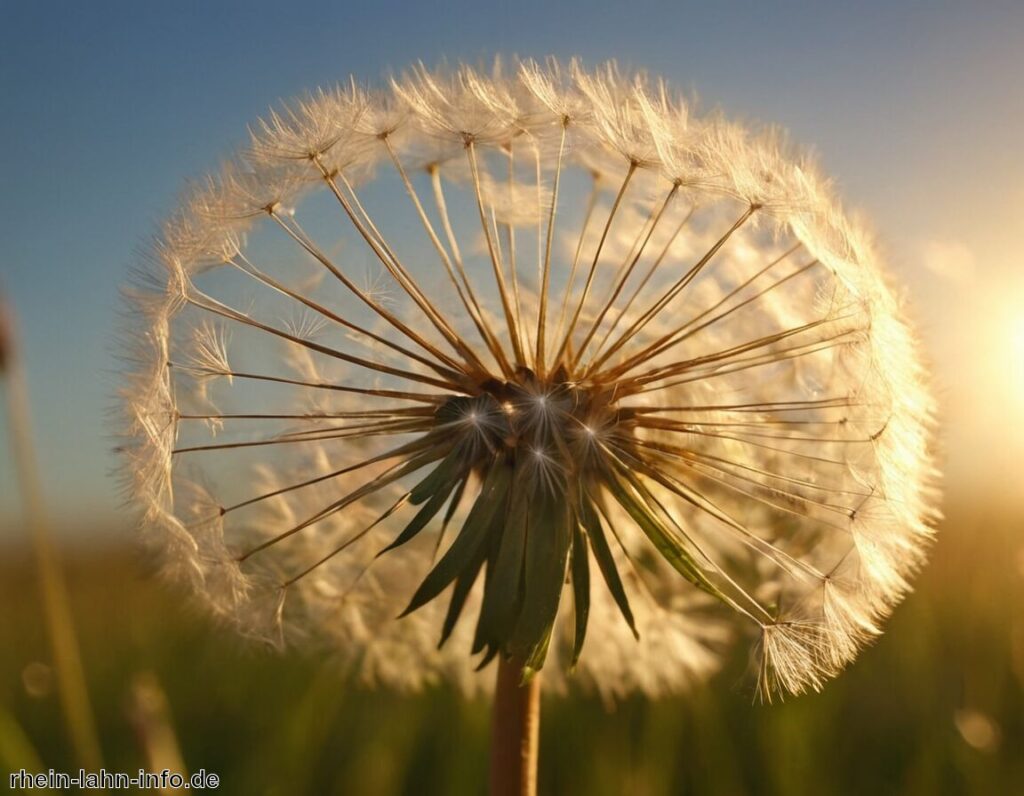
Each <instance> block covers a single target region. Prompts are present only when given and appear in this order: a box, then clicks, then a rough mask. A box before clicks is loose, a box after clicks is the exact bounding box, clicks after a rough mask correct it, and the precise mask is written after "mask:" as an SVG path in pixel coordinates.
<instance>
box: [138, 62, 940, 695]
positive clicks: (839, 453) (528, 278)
mask: <svg viewBox="0 0 1024 796" xmlns="http://www.w3.org/2000/svg"><path fill="white" fill-rule="evenodd" d="M142 260H143V264H142V266H141V268H140V274H139V276H138V278H137V279H136V284H134V285H133V286H132V287H130V288H128V289H126V291H125V299H126V311H125V316H126V328H125V332H124V335H123V339H124V361H125V377H124V381H123V387H122V391H121V395H122V400H121V410H122V411H121V414H122V418H123V421H122V425H121V432H122V444H121V445H120V446H119V450H120V451H121V453H122V456H123V472H124V479H125V485H126V489H127V491H128V492H129V494H130V495H131V496H132V497H133V499H134V500H135V501H136V502H137V503H138V505H139V506H140V509H141V511H140V514H141V522H142V526H143V528H144V533H145V536H146V537H147V538H148V539H149V540H150V541H151V542H152V543H153V545H154V546H155V547H156V548H157V549H158V551H159V555H160V556H161V559H162V560H163V561H164V562H165V563H166V565H167V568H168V570H169V571H171V572H172V574H174V575H175V576H177V577H178V578H179V579H181V580H184V581H185V582H187V583H188V584H190V586H191V588H192V589H193V590H194V591H195V592H196V593H197V594H198V595H200V596H201V598H202V599H203V600H204V601H205V603H206V604H208V605H209V607H210V608H211V610H212V612H213V613H214V614H215V615H216V616H218V617H221V618H223V619H224V620H226V621H230V622H232V623H234V624H235V625H236V626H237V627H238V629H239V630H240V631H241V632H242V633H244V634H246V635H249V636H253V637H257V638H262V639H264V640H265V641H267V642H268V643H271V644H274V645H290V644H318V645H321V646H322V647H324V648H327V649H330V650H333V651H334V653H335V654H336V655H337V656H338V657H339V658H340V659H341V661H342V662H343V663H344V664H345V665H346V666H348V667H350V668H351V669H353V670H354V671H355V672H356V674H357V676H358V677H360V678H361V679H362V680H364V681H365V682H367V683H370V684H378V685H386V686H389V687H395V688H400V689H415V688H420V687H423V686H426V685H430V684H433V683H437V682H440V681H451V682H454V683H457V684H458V685H459V686H460V687H462V688H464V689H465V690H466V691H467V692H474V691H478V690H482V689H486V688H487V687H488V686H487V684H486V681H487V679H488V678H483V676H482V675H481V674H480V673H479V670H480V669H481V668H484V667H486V664H487V663H488V662H489V661H491V660H493V658H495V657H497V656H505V657H508V656H514V657H516V658H517V659H521V660H523V661H525V664H526V667H527V668H529V669H531V670H532V671H537V670H539V669H541V668H542V667H543V669H544V672H545V681H546V682H547V683H549V685H550V687H551V688H553V689H555V690H565V689H566V688H569V687H571V686H572V685H573V684H580V685H582V686H584V687H588V688H592V689H594V690H596V691H597V692H598V693H599V694H601V695H602V697H603V698H605V699H617V698H620V697H622V696H624V695H626V694H628V693H631V692H633V691H641V692H644V693H648V694H651V695H661V694H667V693H673V692H678V691H681V690H684V689H686V688H689V687H691V686H692V685H693V684H694V683H695V682H699V681H700V680H701V679H703V678H705V677H707V676H708V675H710V674H711V673H713V672H714V670H715V669H716V667H717V666H718V663H719V661H720V660H721V658H722V656H723V655H724V654H726V650H727V649H728V647H729V645H730V643H733V642H741V641H742V640H744V639H746V640H750V641H752V642H753V644H752V646H753V649H754V658H755V666H754V670H755V675H754V677H753V680H754V685H755V688H756V690H757V692H758V693H759V694H760V695H761V696H762V698H764V699H770V698H772V697H773V696H774V695H777V694H787V693H788V694H799V693H803V692H806V691H809V690H818V689H820V688H821V687H822V686H823V684H824V683H825V681H826V680H827V679H828V678H830V677H831V676H833V675H835V674H836V673H837V672H838V671H839V670H841V669H842V668H843V667H844V666H846V665H847V664H849V662H850V661H852V660H853V659H854V658H855V656H856V654H857V651H858V650H859V649H860V648H861V647H862V646H863V645H864V644H865V643H868V642H870V640H871V639H873V638H874V637H876V636H877V635H878V634H879V633H880V632H881V630H882V626H883V622H884V619H885V617H886V616H887V615H888V614H889V613H890V612H891V610H892V609H893V607H894V606H895V605H896V604H897V603H898V602H899V600H900V599H901V598H902V597H903V596H904V595H905V594H906V593H907V591H908V590H909V589H910V587H911V583H912V579H913V575H914V573H915V572H916V571H917V569H919V568H920V567H921V566H922V564H923V562H924V557H925V553H926V551H927V548H928V545H929V542H930V539H931V535H932V528H933V526H934V524H935V522H936V520H937V519H938V511H937V509H936V505H937V491H936V486H935V484H936V480H937V475H936V467H935V464H934V456H933V415H934V406H933V402H932V399H931V396H930V393H929V391H928V387H927V373H926V369H925V368H924V366H923V364H922V362H921V360H920V356H919V354H918V351H917V344H916V342H915V337H914V333H913V330H912V328H911V326H910V324H909V322H908V320H907V318H906V309H905V306H904V304H905V302H904V301H903V299H902V298H901V297H900V296H899V294H898V293H897V292H895V290H894V289H893V288H892V287H891V286H890V282H889V278H888V277H887V275H886V274H885V272H884V270H883V266H882V265H881V262H880V258H879V256H878V254H877V252H876V247H875V244H874V243H873V241H872V237H871V234H870V232H869V231H868V227H867V226H866V224H865V223H864V222H863V221H862V220H860V219H859V218H857V217H856V216H854V215H851V214H849V213H847V212H846V211H844V210H843V208H842V207H841V205H840V204H839V202H838V200H837V199H836V198H835V197H834V195H833V193H832V188H831V186H830V184H829V182H828V180H827V179H826V178H824V177H823V176H822V175H821V174H820V173H819V171H818V168H817V166H816V165H815V164H814V163H813V162H812V161H810V160H809V159H808V158H807V157H805V156H804V155H803V154H802V153H800V152H799V151H798V150H796V148H795V147H794V146H793V145H792V144H791V143H790V142H789V141H788V140H787V139H786V137H785V136H784V135H783V134H781V133H780V132H778V131H777V130H774V129H770V128H768V129H752V128H750V127H746V126H743V125H739V124H737V123H735V122H732V121H730V120H728V119H726V118H725V117H724V116H723V115H721V114H719V113H717V112H712V113H708V114H701V113H698V112H697V110H696V106H695V104H694V103H693V102H692V101H690V100H687V99H685V98H683V97H682V96H681V95H678V94H677V93H676V92H674V91H673V90H672V89H671V87H669V86H668V85H666V84H665V83H663V82H661V81H659V80H657V79H655V78H652V77H649V76H646V75H642V74H629V73H627V72H625V71H623V70H620V69H618V68H617V67H616V66H615V65H614V64H606V65H604V66H602V67H599V68H597V69H587V68H586V67H584V66H583V65H582V64H580V63H579V62H576V61H573V62H570V63H569V64H566V65H561V64H559V63H558V62H556V61H553V60H549V61H544V62H536V61H523V62H516V63H511V64H505V63H502V62H501V61H496V62H495V63H494V64H493V65H490V66H483V67H469V66H454V67H443V68H440V69H436V70H432V69H428V68H426V67H424V66H423V65H418V66H416V67H414V68H412V69H411V70H410V71H409V72H408V73H407V74H405V75H403V76H401V77H398V78H394V79H393V80H391V81H390V83H389V84H388V85H387V86H386V87H384V88H377V87H372V86H363V85H361V84H359V83H357V82H356V81H354V80H352V81H349V82H348V83H345V84H342V85H339V86H337V87H335V88H331V89H324V90H319V91H315V92H313V93H311V94H308V95H306V96H304V97H302V98H300V99H299V100H297V101H295V102H292V103H289V104H287V105H284V106H280V107H277V108H275V109H273V110H272V111H271V112H270V113H269V114H268V115H267V116H266V117H265V118H264V119H262V120H260V121H258V122H256V123H255V124H253V125H252V126H251V128H250V134H249V140H248V142H247V144H246V145H245V146H244V147H243V148H242V150H241V151H240V153H239V154H238V155H237V156H236V157H235V158H233V159H232V160H230V161H229V162H228V163H227V164H226V165H225V166H223V167H222V168H221V169H220V170H219V171H218V172H216V173H215V174H213V175H212V176H210V177H208V178H205V179H203V180H200V181H199V182H197V183H195V184H194V185H193V186H192V187H191V188H190V189H189V190H188V191H187V192H186V195H185V197H184V198H183V200H182V203H181V206H180V208H179V209H178V210H177V211H175V212H174V213H173V214H172V215H171V217H170V220H169V221H168V222H167V223H166V224H165V225H163V226H162V227H161V229H160V230H159V231H158V233H157V235H156V237H155V240H154V241H153V243H152V245H151V246H150V247H149V249H148V250H147V252H146V253H145V254H144V256H143V257H142ZM311 269H312V271H313V273H314V275H315V276H314V277H312V278H311V276H310V273H311ZM369 273H372V274H373V275H374V276H373V279H372V280H371V279H370V278H368V277H367V274H369Z"/></svg>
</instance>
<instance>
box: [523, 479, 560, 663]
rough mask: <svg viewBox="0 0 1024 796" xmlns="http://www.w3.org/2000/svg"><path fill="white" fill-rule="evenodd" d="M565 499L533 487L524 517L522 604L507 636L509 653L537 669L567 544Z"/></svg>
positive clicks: (554, 608)
mask: <svg viewBox="0 0 1024 796" xmlns="http://www.w3.org/2000/svg"><path fill="white" fill-rule="evenodd" d="M569 523H570V512H569V507H568V505H567V501H565V499H564V498H560V497H559V496H557V495H553V494H550V493H548V492H547V491H546V490H544V489H537V490H536V492H535V493H534V499H533V501H532V505H531V506H530V511H529V512H528V516H527V531H526V558H525V572H524V577H523V606H522V610H521V611H520V613H519V618H518V620H517V621H516V627H515V630H514V631H513V633H512V637H511V638H510V639H509V645H508V646H509V652H511V653H512V654H514V655H521V656H523V657H524V658H526V659H527V666H529V667H530V668H532V669H540V668H541V666H543V664H544V657H545V656H546V654H547V646H548V640H549V638H550V635H551V628H552V626H553V625H554V623H555V617H556V616H557V614H558V603H559V601H560V600H561V596H562V586H563V584H564V583H565V569H566V563H567V561H568V558H569V547H570V544H571V543H570V539H571V536H570V532H569Z"/></svg>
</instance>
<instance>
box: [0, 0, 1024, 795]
mask: <svg viewBox="0 0 1024 796" xmlns="http://www.w3.org/2000/svg"><path fill="white" fill-rule="evenodd" d="M688 5H689V6H692V7H687V6H688ZM1022 41H1024V6H1022V5H1021V4H1020V3H1014V2H1006V3H996V2H992V3H959V4H957V3H944V2H927V3H915V2H907V3H901V4H886V3H871V2H865V3H860V4H856V5H849V6H840V5H838V4H836V5H835V7H833V8H828V9H823V8H820V7H817V6H815V5H814V4H799V3H779V4H767V3H763V4H743V3H730V2H723V3H717V4H713V5H712V4H695V3H694V4H689V3H680V2H671V3H670V2H663V3H662V2H630V3H624V4H620V3H611V2H588V3H583V2H560V3H557V4H556V3H550V2H533V0H519V1H518V2H515V3H512V2H504V0H503V1H502V2H494V3H475V4H474V3H464V2H456V3H451V4H449V5H447V6H445V7H443V8H435V7H432V6H431V5H430V4H419V5H414V4H411V3H392V2H377V3H373V4H369V3H365V4H348V3H337V2H334V3H305V4H302V5H301V7H299V6H298V5H297V4H296V5H292V4H282V3H265V2H257V0H249V1H248V2H244V3H233V2H219V3H216V4H213V3H203V2H178V3H174V4H162V5H157V4H149V3H134V2H124V3H117V2H95V3H88V4H85V3H65V4H61V3H49V2H36V3H31V4H27V3H26V4H16V3H13V2H0V111H2V123H0V290H2V291H3V293H4V294H6V296H7V299H8V301H9V303H10V304H11V305H12V306H13V308H14V310H15V312H16V314H17V316H18V319H19V322H20V340H21V344H22V356H23V360H24V362H25V367H26V371H27V381H28V389H29V394H30V396H31V409H32V413H33V415H34V425H33V427H32V429H31V432H32V434H33V437H34V440H35V446H36V449H37V455H38V458H39V464H40V471H41V473H42V477H43V492H44V502H45V506H46V511H47V513H48V515H49V518H50V520H51V521H52V522H51V524H52V526H53V529H54V533H55V535H56V538H57V542H58V545H59V553H60V556H61V561H62V565H63V567H64V569H65V574H66V577H67V588H68V591H69V594H70V598H71V605H72V612H73V620H74V623H75V626H76V629H77V632H78V637H79V640H80V643H81V650H82V664H83V669H84V672H85V677H86V684H87V687H88V691H89V696H90V698H91V701H92V703H93V707H94V711H95V714H96V719H97V722H98V725H99V736H100V743H101V745H102V750H103V755H104V762H105V764H106V766H107V768H108V769H110V770H124V771H135V770H137V769H138V768H139V767H140V766H148V765H149V762H150V761H152V760H153V759H154V758H153V755H157V756H158V757H159V758H160V759H162V760H172V761H173V760H175V759H178V760H179V761H180V762H181V763H182V765H183V766H184V767H186V768H187V769H188V770H190V771H196V770H198V769H200V768H203V769H206V770H207V771H213V772H216V773H218V774H219V775H220V777H221V781H222V786H221V788H220V792H223V793H230V794H235V793H238V794H251V793H268V794H304V793H318V794H319V793H324V794H327V793H360V794H362V793H367V794H390V793H426V792H436V793H477V792H480V791H481V790H482V785H483V783H484V781H485V774H486V748H487V730H488V706H487V704H486V703H485V702H483V701H464V700H460V699H458V698H456V697H455V696H454V695H453V694H452V693H450V692H449V691H447V690H444V689H437V690H432V691H429V692H427V693H424V694H421V695H418V696H414V697H400V696H396V695H389V694H381V693H372V692H367V691H364V690H361V689H359V688H358V687H356V686H355V685H353V684H350V683H347V682H345V681H344V680H343V679H340V678H339V677H338V674H337V672H336V671H334V670H332V669H331V668H329V667H325V666H324V665H323V663H322V662H320V661H318V660H316V659H313V658H308V657H303V656H301V655H290V656H288V657H277V656H271V655H265V654H263V653H261V652H258V651H254V650H252V649H250V648H246V647H244V646H243V645H242V644H241V643H239V642H237V641H235V640H234V639H232V638H228V637H225V636H224V634H223V633H222V632H221V631H219V630H217V629H216V628H214V627H212V626H211V625H209V624H208V623H207V622H205V621H204V620H203V619H202V618H201V617H199V616H197V615H195V614H194V613H192V612H191V611H190V610H188V609H183V607H182V606H183V600H182V596H181V595H180V594H177V593H175V592H173V591H171V590H169V589H168V588H167V587H165V586H163V585H162V584H160V583H159V582H157V581H155V580H154V579H153V578H152V577H151V571H150V567H149V566H148V565H147V564H146V562H144V561H143V560H142V558H141V556H140V555H139V554H138V552H137V550H136V547H135V544H134V540H133V535H132V528H131V525H132V519H131V514H130V512H129V511H128V510H126V509H125V508H124V507H123V506H122V505H121V502H120V496H119V494H118V491H117V488H116V483H115V480H114V479H113V478H112V477H111V475H110V471H111V469H112V468H113V467H114V466H115V463H116V462H115V459H114V456H113V454H112V453H111V448H112V446H113V442H112V439H111V428H110V427H109V425H108V423H107V411H108V408H109V407H110V406H111V405H112V403H113V399H112V396H113V394H114V392H115V390H116V388H117V376H116V368H117V363H116V361H115V360H114V358H113V356H112V354H111V351H112V348H113V345H112V339H113V336H114V330H115V326H116V318H117V311H118V298H117V289H118V286H119V285H120V284H121V283H123V282H124V280H125V277H126V275H127V271H128V268H129V267H130V265H131V264H132V261H133V257H134V255H135V252H136V250H137V249H138V247H139V246H140V245H141V244H142V243H143V242H144V241H145V239H146V238H147V236H148V235H149V234H150V233H151V232H152V231H153V229H154V227H155V224H156V223H157V222H158V221H159V220H160V219H161V218H162V217H163V216H164V215H165V214H166V213H167V212H168V211H169V210H170V209H171V208H172V207H173V206H174V203H175V198H176V195H177V193H178V192H179V190H180V189H181V188H182V186H183V184H184V179H185V178H187V177H190V176H195V175H199V174H202V173H203V172H204V171H206V170H208V169H210V168H212V167H214V166H216V164H217V162H218V161H219V159H221V158H222V157H224V156H226V155H227V154H229V153H230V152H231V151H232V149H233V147H234V146H235V145H236V144H237V143H239V142H240V141H242V139H243V138H244V135H245V126H246V124H247V123H249V122H251V121H252V120H253V119H254V118H255V117H257V116H258V115H260V114H262V113H264V112H265V111H266V110H267V108H268V106H270V105H271V104H273V103H274V102H275V101H276V100H278V99H279V98H287V97H290V96H292V95H295V94H297V93H300V92H301V91H303V90H304V89H308V88H312V87H315V86H317V85H321V84H328V83H332V82H335V81H338V80H341V79H344V78H346V77H347V76H348V75H349V73H354V74H355V75H356V76H357V77H360V78H364V79H365V78H377V77H380V76H384V75H386V74H387V73H388V72H389V70H393V71H399V70H401V69H402V68H404V67H405V66H406V65H408V64H409V63H410V62H412V61H414V60H416V59H422V60H424V61H425V62H427V63H428V64H430V63H436V62H437V61H439V60H440V59H441V58H443V57H447V58H448V59H450V60H470V61H475V60H477V59H487V58H489V57H490V56H491V55H492V54H493V53H495V52H498V53H505V54H513V53H514V54H519V55H523V56H534V57H543V56H545V55H548V54H553V55H557V56H561V57H569V56H572V55H578V56H581V57H582V58H583V59H584V60H585V61H586V62H588V63H591V64H593V63H597V62H600V61H602V60H605V59H608V58H615V59H618V60H619V61H620V63H622V64H623V65H627V66H634V67H645V68H648V69H650V70H651V71H652V72H654V73H655V74H661V75H663V76H664V77H666V78H668V79H669V80H670V81H671V82H672V83H674V84H675V85H676V86H679V87H682V88H684V89H692V90H695V91H696V92H697V93H698V94H699V96H701V97H702V100H703V103H704V104H705V105H706V106H721V107H723V108H724V109H725V110H726V111H727V112H728V113H729V114H731V115H733V116H738V117H744V118H748V119H754V120H761V121H769V122H777V123H779V124H781V125H783V126H785V127H786V128H788V129H789V130H790V131H791V132H792V134H793V137H794V138H795V139H796V140H797V141H798V142H799V143H801V144H804V145H811V146H813V147H814V149H815V151H816V152H817V153H818V155H819V157H820V159H821V161H822V163H823V166H824V170H825V171H826V172H827V173H829V174H831V175H833V176H834V177H835V178H836V180H837V183H838V185H839V190H840V192H841V194H842V195H843V196H844V198H845V199H846V201H847V202H848V203H849V205H850V206H852V207H855V208H858V209H861V210H863V211H864V212H865V213H866V214H867V215H868V216H869V217H870V218H871V219H872V220H873V222H874V225H875V228H876V230H877V232H878V236H879V239H880V241H881V244H882V247H883V250H884V251H885V252H886V254H887V258H888V260H889V262H890V265H891V271H892V273H893V275H894V277H895V279H896V280H897V281H898V282H899V283H900V284H901V285H902V286H903V287H904V289H905V290H904V292H905V297H906V300H907V302H908V303H909V305H910V307H911V312H912V314H913V315H914V316H915V317H916V318H917V320H918V322H919V326H920V328H921V333H922V337H923V340H924V344H925V348H926V351H927V354H928V357H929V359H930V360H931V361H932V363H933V366H934V371H935V377H936V387H937V393H938V395H939V399H940V403H941V411H942V430H943V439H942V445H943V448H944V459H945V462H944V470H945V472H946V480H945V486H944V489H945V493H946V501H945V513H946V520H945V521H944V523H943V525H942V528H941V529H940V534H939V537H938V542H937V543H936V546H935V549H934V552H933V557H932V562H931V564H930V566H929V567H928V569H927V570H926V571H925V572H924V573H923V575H922V576H921V578H920V579H919V580H918V588H917V590H916V591H915V593H914V594H913V595H911V597H910V598H909V599H908V600H907V601H906V602H905V603H904V605H903V606H901V607H900V608H899V609H898V610H897V612H896V614H895V616H894V617H893V619H892V620H891V622H890V623H889V625H888V630H887V633H886V634H885V635H884V636H883V637H882V638H881V639H880V640H879V642H878V643H877V644H876V645H874V647H872V648H870V649H868V650H867V651H866V652H864V653H863V654H862V655H861V656H860V658H859V659H858V660H857V662H856V663H855V664H854V665H853V666H852V667H851V668H850V670H849V671H848V672H846V673H845V674H843V675H842V676H841V677H840V678H839V679H838V680H837V681H835V682H834V683H832V684H830V686H829V687H828V688H827V689H826V691H825V692H824V693H823V694H821V695H816V696H811V697H805V698H801V699H795V700H790V701H787V702H786V703H785V704H782V705H775V706H771V707H768V706H755V705H752V704H751V699H750V692H749V688H748V687H747V685H746V681H745V680H744V676H743V670H744V667H745V664H746V661H744V660H736V661H733V662H732V663H731V664H730V665H729V666H727V667H726V668H725V669H724V670H723V671H722V673H721V674H720V675H718V676H717V677H716V678H715V679H714V680H713V681H712V682H711V683H709V684H708V685H707V686H706V687H705V688H702V689H701V690H699V691H697V692H696V693H694V694H692V695H691V696H689V697H688V698H680V699H675V700H665V701H661V702H658V703H651V702H647V701H644V700H640V699H637V700H631V701H627V702H624V703H620V704H618V705H614V706H610V705H604V704H602V703H601V702H599V701H597V700H596V699H593V698H587V697H583V696H578V695H573V696H570V697H568V698H555V697H553V698H551V699H548V700H546V702H545V705H544V718H543V726H542V742H541V773H540V781H541V791H542V792H543V793H588V794H604V793H608V794H621V793H628V794H667V793H700V794H703V793H709V794H710V793H714V794H742V793H778V794H800V793H815V794H831V793H836V794H840V793H849V794H862V793H900V794H902V793H906V794H937V793H965V794H989V793H991V794H1008V793H1012V792H1018V789H1019V788H1020V783H1021V782H1024V751H1022V750H1024V615H1022V612H1021V610H1020V606H1021V605H1024V475H1022V466H1021V465H1022V463H1024V263H1022V262H1021V258H1020V254H1019V252H1020V245H1019V240H1018V239H1019V236H1020V230H1021V219H1022V217H1024V179H1022V177H1024V163H1022V160H1021V157H1020V144H1019V139H1020V133H1021V129H1022V128H1024V92H1022V91H1021V90H1020V85H1019V80H1020V75H1021V74H1024V47H1022V46H1021V42H1022ZM0 400H3V401H4V409H6V408H7V406H6V403H7V400H8V394H7V391H6V390H3V391H2V398H0ZM11 442H12V440H11V435H10V432H9V431H8V429H7V427H6V425H4V427H3V428H2V429H0V632H2V633H3V643H2V644H0V774H2V780H0V781H2V782H4V783H5V785H6V782H7V772H8V771H10V770H12V769H13V770H17V769H19V768H22V767H25V768H27V769H29V770H46V769H48V768H54V769H57V770H75V769H77V762H76V760H75V757H74V755H73V753H72V750H71V747H70V745H69V742H68V740H67V736H66V733H65V731H64V725H63V721H62V718H61V709H60V703H59V700H58V698H57V692H56V683H55V671H54V667H53V661H52V660H51V653H50V648H49V645H48V643H47V637H46V630H45V626H44V621H43V611H42V607H41V602H40V599H39V576H38V572H37V568H36V565H35V562H34V559H33V557H32V553H31V548H30V545H29V533H28V530H27V528H26V523H25V521H24V517H25V514H24V503H23V500H22V496H21V495H20V494H19V490H18V487H17V482H16V479H15V478H14V462H13V460H12V459H11V458H10V454H9V449H10V443H11ZM171 767H172V768H173V767H174V766H171Z"/></svg>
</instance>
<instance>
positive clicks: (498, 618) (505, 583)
mask: <svg viewBox="0 0 1024 796" xmlns="http://www.w3.org/2000/svg"><path fill="white" fill-rule="evenodd" d="M523 480H524V478H523V475H522V470H521V469H520V468H518V467H517V468H516V473H515V475H513V481H512V487H511V489H510V491H509V500H508V506H507V510H506V511H505V512H504V516H503V520H504V522H503V523H502V524H501V525H502V526H503V527H498V528H496V529H495V530H496V531H497V533H498V534H499V535H500V541H499V544H498V549H497V555H496V556H495V559H494V564H493V566H491V567H489V568H488V570H487V582H486V584H485V586H484V599H483V603H482V604H481V606H480V616H479V618H478V620H477V626H476V634H475V636H474V639H473V649H472V651H473V652H474V653H477V652H480V650H482V649H484V647H500V646H501V644H502V642H503V641H504V639H506V638H508V636H509V635H510V634H511V633H512V629H513V628H514V627H515V622H516V618H517V617H518V616H519V610H520V608H521V607H522V600H523V556H524V553H525V550H526V523H527V514H528V513H529V509H530V501H529V495H528V493H527V492H526V490H524V489H523V486H524V484H523Z"/></svg>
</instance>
